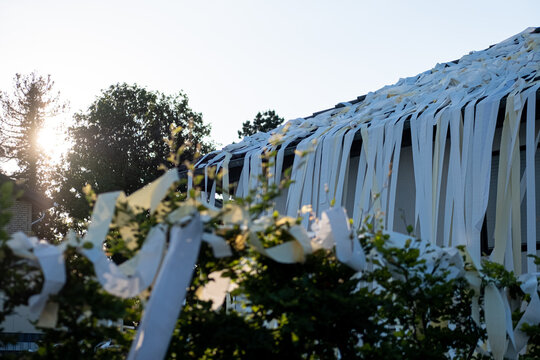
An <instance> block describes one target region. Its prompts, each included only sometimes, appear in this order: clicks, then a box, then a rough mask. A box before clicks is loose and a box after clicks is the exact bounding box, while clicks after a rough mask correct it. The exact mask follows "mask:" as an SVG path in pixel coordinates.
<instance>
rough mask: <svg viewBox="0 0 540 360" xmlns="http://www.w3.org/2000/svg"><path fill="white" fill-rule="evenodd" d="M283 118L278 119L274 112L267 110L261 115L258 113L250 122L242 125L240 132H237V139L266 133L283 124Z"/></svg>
mask: <svg viewBox="0 0 540 360" xmlns="http://www.w3.org/2000/svg"><path fill="white" fill-rule="evenodd" d="M283 120H284V119H283V118H282V117H279V116H278V115H277V114H276V112H275V111H274V110H267V111H265V112H263V113H260V112H258V113H257V115H255V118H254V119H253V123H251V121H249V120H248V121H245V122H244V123H243V124H242V130H239V131H238V137H239V138H240V139H242V138H243V137H245V136H250V135H253V134H255V133H257V132H259V131H261V132H267V131H270V130H273V129H275V128H277V127H278V126H279V125H281V124H282V123H283Z"/></svg>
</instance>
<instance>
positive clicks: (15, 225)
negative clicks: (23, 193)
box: [6, 200, 32, 234]
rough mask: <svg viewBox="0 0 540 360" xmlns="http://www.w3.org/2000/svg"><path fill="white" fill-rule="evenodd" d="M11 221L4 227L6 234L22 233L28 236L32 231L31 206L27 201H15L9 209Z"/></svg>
mask: <svg viewBox="0 0 540 360" xmlns="http://www.w3.org/2000/svg"><path fill="white" fill-rule="evenodd" d="M9 212H10V213H11V220H10V222H9V224H8V225H7V227H6V231H7V232H8V234H13V233H15V232H17V231H22V232H24V233H26V234H30V232H31V230H32V204H31V203H30V202H28V201H24V200H17V201H15V204H13V206H12V207H11V208H9Z"/></svg>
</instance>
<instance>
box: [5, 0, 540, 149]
mask: <svg viewBox="0 0 540 360" xmlns="http://www.w3.org/2000/svg"><path fill="white" fill-rule="evenodd" d="M532 26H540V1H538V0H535V1H533V0H513V1H497V0H491V1H471V0H467V1H461V0H457V1H445V2H442V1H433V0H432V1H415V0H407V1H397V0H396V1H383V0H379V1H342V0H333V1H318V0H311V1H307V0H306V1H294V0H283V1H282V0H273V1H260V0H244V1H241V0H238V1H235V0H231V1H211V0H200V1H183V0H176V1H172V0H170V1H166V0H152V1H135V0H130V1H113V0H106V1H102V0H93V1H73V0H65V1H64V0H51V1H43V0H42V1H39V0H35V1H30V0H0V55H1V57H0V90H4V91H9V90H10V89H11V88H12V84H13V81H12V79H13V77H14V75H15V73H23V74H24V73H30V72H32V71H37V72H38V73H40V74H43V75H45V74H50V75H51V76H52V78H53V80H54V81H55V88H56V90H58V91H60V92H61V96H62V98H63V99H64V100H67V101H69V103H70V110H69V112H68V113H67V114H65V115H64V117H63V121H64V122H65V123H69V119H70V118H71V114H72V113H74V112H79V111H85V110H86V109H87V108H88V106H89V105H90V104H91V103H92V102H93V101H94V100H95V99H96V97H97V96H98V95H99V94H100V91H101V89H105V88H107V87H108V86H110V85H112V84H115V83H119V82H126V83H130V84H132V83H137V84H138V85H140V86H145V87H147V88H148V89H150V90H159V91H161V92H164V93H168V94H174V93H178V92H179V91H183V92H185V93H186V94H187V95H188V97H189V99H190V106H191V108H192V109H193V110H195V111H197V112H201V113H202V114H203V119H204V121H205V122H207V123H210V124H211V125H212V139H213V140H214V141H215V142H216V143H218V144H221V145H226V144H229V143H231V142H233V141H238V137H237V131H238V130H239V129H240V128H241V126H242V122H243V121H246V120H251V119H253V118H254V116H255V115H256V113H257V112H259V111H265V110H268V109H274V110H275V111H276V112H277V113H278V114H279V115H280V116H282V117H284V118H285V119H293V118H297V117H305V116H308V115H311V114H312V113H313V112H316V111H319V110H323V109H327V108H330V107H333V106H334V105H335V104H337V103H339V102H342V101H348V100H352V99H354V98H356V97H357V96H360V95H363V94H366V93H368V92H369V91H375V90H377V89H379V88H381V87H382V86H384V85H388V84H393V83H395V82H396V81H398V79H399V78H402V77H408V76H413V75H416V74H418V73H420V72H423V71H425V70H428V69H430V68H432V67H433V66H435V64H437V63H440V62H447V61H452V60H456V59H459V58H460V57H461V56H463V55H465V54H467V53H469V52H470V51H472V50H482V49H485V48H487V47H488V46H489V45H492V44H495V43H498V42H500V41H502V40H504V39H506V38H508V37H510V36H512V35H514V34H517V33H519V32H521V31H523V30H524V29H525V28H527V27H532ZM58 121H59V120H58V119H52V120H49V122H48V123H47V126H49V128H51V129H52V128H53V127H54V129H58V127H57V126H56V125H57V122H58ZM48 134H49V135H48V136H47V140H46V141H44V144H48V145H47V146H49V147H50V148H51V149H50V151H54V149H55V148H56V150H58V148H60V147H61V146H60V145H59V144H61V140H59V139H55V137H54V134H53V132H49V133H48ZM44 146H45V145H44Z"/></svg>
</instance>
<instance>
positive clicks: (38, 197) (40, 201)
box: [0, 174, 53, 209]
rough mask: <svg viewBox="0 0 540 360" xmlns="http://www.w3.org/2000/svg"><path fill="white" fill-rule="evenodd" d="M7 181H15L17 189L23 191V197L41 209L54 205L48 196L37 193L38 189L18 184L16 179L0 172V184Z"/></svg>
mask: <svg viewBox="0 0 540 360" xmlns="http://www.w3.org/2000/svg"><path fill="white" fill-rule="evenodd" d="M5 182H13V183H14V184H15V189H16V190H20V191H22V192H23V194H22V196H21V199H22V200H26V201H28V202H30V203H32V204H33V205H36V206H37V207H38V208H40V209H49V208H51V207H52V206H53V202H52V201H51V199H49V198H47V197H46V196H44V195H42V194H39V193H37V192H36V191H34V190H32V189H29V188H27V187H26V186H25V185H24V184H18V183H17V182H16V180H14V179H12V178H10V177H9V176H6V175H3V174H0V184H3V183H5Z"/></svg>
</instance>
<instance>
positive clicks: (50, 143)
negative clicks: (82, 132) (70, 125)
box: [37, 119, 70, 164]
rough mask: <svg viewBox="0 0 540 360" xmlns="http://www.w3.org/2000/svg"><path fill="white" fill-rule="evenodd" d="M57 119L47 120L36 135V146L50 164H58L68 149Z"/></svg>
mask: <svg viewBox="0 0 540 360" xmlns="http://www.w3.org/2000/svg"><path fill="white" fill-rule="evenodd" d="M63 127H64V126H62V122H61V121H59V119H47V120H45V121H44V123H43V127H42V128H41V130H39V133H38V139H37V141H38V145H39V147H40V149H41V151H43V153H44V154H45V155H46V157H47V158H48V160H49V162H51V163H53V164H54V163H58V162H59V161H60V160H61V158H62V155H64V154H65V153H66V152H67V150H68V149H69V147H70V143H69V141H68V140H67V138H66V136H65V133H64V131H63Z"/></svg>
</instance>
